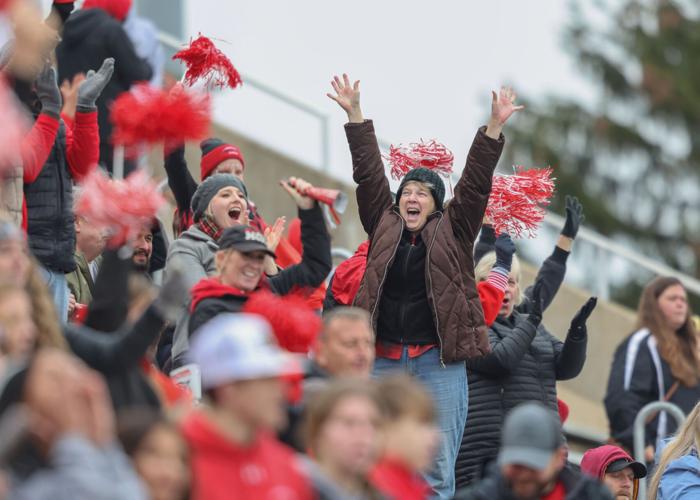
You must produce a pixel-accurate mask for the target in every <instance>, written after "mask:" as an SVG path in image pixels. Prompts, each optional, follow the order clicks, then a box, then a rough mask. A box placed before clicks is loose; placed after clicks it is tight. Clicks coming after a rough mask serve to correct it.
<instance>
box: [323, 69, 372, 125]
mask: <svg viewBox="0 0 700 500" xmlns="http://www.w3.org/2000/svg"><path fill="white" fill-rule="evenodd" d="M331 86H332V87H333V90H334V91H335V95H333V94H331V93H328V94H326V95H327V96H328V97H329V98H330V99H333V100H334V101H335V102H337V103H338V106H340V107H341V108H343V110H345V112H346V113H347V114H348V121H349V122H350V123H362V122H363V121H364V118H363V117H362V110H361V109H360V80H356V81H355V83H354V84H352V85H351V84H350V78H349V77H348V75H346V74H345V73H343V79H342V81H341V80H340V78H338V76H337V75H336V76H334V77H333V80H332V81H331Z"/></svg>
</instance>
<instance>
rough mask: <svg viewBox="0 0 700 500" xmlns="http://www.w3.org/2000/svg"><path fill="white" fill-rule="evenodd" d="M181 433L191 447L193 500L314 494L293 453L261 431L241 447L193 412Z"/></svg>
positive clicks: (300, 499) (298, 499) (295, 498)
mask: <svg viewBox="0 0 700 500" xmlns="http://www.w3.org/2000/svg"><path fill="white" fill-rule="evenodd" d="M182 432H183V434H184V436H185V439H186V440H187V442H188V444H189V446H190V453H191V456H190V467H191V468H192V477H193V478H194V482H193V485H192V494H191V497H190V498H191V499H192V500H230V499H237V498H240V499H244V498H245V499H247V498H252V499H263V498H284V499H288V500H306V499H311V498H313V497H314V495H313V491H312V489H311V485H310V483H309V481H308V480H307V478H306V477H305V476H304V475H303V473H302V472H301V469H300V467H299V466H298V459H297V458H296V456H295V455H294V452H293V451H292V450H291V449H290V448H287V447H286V446H285V445H283V444H281V443H280V442H278V441H277V440H276V439H275V438H274V437H272V436H270V435H268V434H265V433H260V434H259V435H258V436H257V437H256V438H255V440H254V442H253V443H251V444H250V446H247V447H243V446H241V445H239V444H236V443H233V442H232V441H231V440H230V439H228V438H226V437H225V436H223V435H221V434H220V433H219V431H218V429H217V428H216V427H214V425H212V423H210V422H209V420H208V419H207V417H206V416H205V415H204V414H203V413H201V412H197V411H195V412H193V413H192V414H191V415H190V416H189V417H188V418H187V419H186V420H185V422H184V423H183V425H182Z"/></svg>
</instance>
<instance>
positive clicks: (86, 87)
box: [76, 57, 114, 113]
mask: <svg viewBox="0 0 700 500" xmlns="http://www.w3.org/2000/svg"><path fill="white" fill-rule="evenodd" d="M112 73H114V58H112V57H108V58H107V59H105V60H104V62H103V63H102V66H101V67H100V69H99V70H98V71H97V73H95V71H94V70H90V71H88V73H87V75H86V76H85V81H84V82H83V83H82V84H81V85H80V88H79V89H78V106H77V108H76V109H77V110H78V111H80V112H81V113H90V112H92V111H95V110H96V109H97V106H95V101H97V98H98V97H100V94H102V91H103V90H104V88H105V87H106V86H107V84H108V83H109V80H110V78H112Z"/></svg>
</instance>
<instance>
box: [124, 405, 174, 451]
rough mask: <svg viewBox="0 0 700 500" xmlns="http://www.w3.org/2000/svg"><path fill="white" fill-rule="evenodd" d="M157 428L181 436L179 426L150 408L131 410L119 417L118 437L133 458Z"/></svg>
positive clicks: (125, 411)
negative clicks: (147, 437)
mask: <svg viewBox="0 0 700 500" xmlns="http://www.w3.org/2000/svg"><path fill="white" fill-rule="evenodd" d="M157 427H163V428H166V429H168V430H171V431H173V432H174V433H175V434H177V435H180V431H179V429H178V428H177V426H176V425H175V424H174V423H173V422H172V421H170V420H169V419H168V418H167V417H166V416H165V415H163V414H162V413H160V412H157V411H155V410H152V409H150V408H138V407H136V408H129V409H126V410H123V411H120V412H119V415H118V416H117V436H118V438H119V441H120V442H121V444H122V447H123V448H124V451H125V452H126V454H127V455H129V456H130V457H132V456H133V455H134V453H136V452H137V451H138V449H139V447H140V446H141V444H142V443H143V440H144V439H145V438H146V436H148V434H150V433H151V432H152V431H153V430H154V429H156V428H157Z"/></svg>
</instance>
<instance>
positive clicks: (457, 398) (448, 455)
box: [373, 347, 495, 500]
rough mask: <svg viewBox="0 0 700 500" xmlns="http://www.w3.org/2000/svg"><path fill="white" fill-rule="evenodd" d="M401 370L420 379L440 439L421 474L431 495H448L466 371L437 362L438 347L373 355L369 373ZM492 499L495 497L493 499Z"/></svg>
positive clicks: (464, 400) (464, 407)
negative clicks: (398, 355) (412, 355)
mask: <svg viewBox="0 0 700 500" xmlns="http://www.w3.org/2000/svg"><path fill="white" fill-rule="evenodd" d="M392 372H393V373H395V372H404V373H408V374H409V375H411V376H413V377H415V378H417V379H418V380H420V381H421V382H422V383H423V384H424V385H425V388H426V389H427V390H428V392H429V393H430V394H431V395H432V397H433V401H434V403H435V409H436V410H437V418H438V422H437V423H438V426H439V428H440V432H441V433H442V442H441V444H440V446H439V448H438V450H437V453H436V456H435V463H434V465H433V470H431V471H430V472H429V473H428V474H426V475H425V479H426V481H428V484H430V487H431V488H432V490H433V494H434V498H452V497H453V496H454V493H455V461H456V460H457V452H458V451H459V446H460V444H461V443H462V434H464V426H465V424H466V422H467V406H468V405H467V370H466V368H465V366H464V363H463V362H462V363H450V364H446V365H445V366H444V367H443V366H442V365H441V363H440V350H439V349H438V348H435V349H431V350H429V351H428V352H426V353H423V354H422V355H420V356H417V357H415V358H409V357H408V348H407V347H404V348H403V351H402V353H401V359H387V358H377V359H376V361H375V362H374V371H373V375H374V376H375V377H381V376H384V375H387V374H391V373H392ZM494 500H495V499H494Z"/></svg>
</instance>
